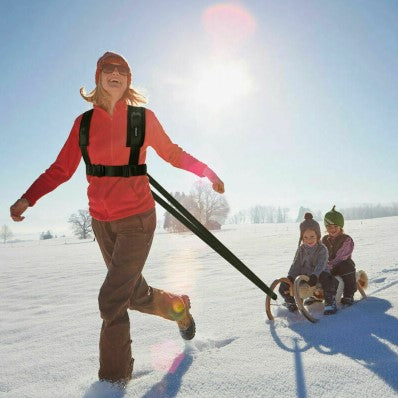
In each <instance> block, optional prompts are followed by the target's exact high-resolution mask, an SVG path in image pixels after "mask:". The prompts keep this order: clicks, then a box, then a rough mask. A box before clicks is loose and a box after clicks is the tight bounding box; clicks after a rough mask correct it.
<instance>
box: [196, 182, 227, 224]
mask: <svg viewBox="0 0 398 398" xmlns="http://www.w3.org/2000/svg"><path fill="white" fill-rule="evenodd" d="M190 197H191V198H192V199H193V201H194V203H195V205H196V211H193V212H194V213H196V214H194V215H196V217H197V218H198V219H199V221H200V222H201V223H202V224H203V225H204V226H205V227H207V228H209V229H214V228H215V226H216V225H218V226H219V227H221V225H223V224H224V223H225V220H226V219H227V216H228V213H229V210H230V209H229V205H228V202H227V200H226V199H225V197H224V196H221V195H220V194H218V193H217V192H215V191H214V190H213V189H212V187H211V185H209V184H206V183H204V182H202V181H200V180H199V181H197V182H196V183H195V184H194V189H193V190H192V191H191V194H190Z"/></svg>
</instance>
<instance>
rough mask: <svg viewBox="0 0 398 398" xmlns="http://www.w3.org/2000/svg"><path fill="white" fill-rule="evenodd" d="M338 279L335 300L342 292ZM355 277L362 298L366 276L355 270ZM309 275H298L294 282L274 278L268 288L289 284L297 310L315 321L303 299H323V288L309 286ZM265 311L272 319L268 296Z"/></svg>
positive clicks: (366, 285)
mask: <svg viewBox="0 0 398 398" xmlns="http://www.w3.org/2000/svg"><path fill="white" fill-rule="evenodd" d="M335 278H336V279H337V280H338V281H339V285H338V288H337V292H336V302H339V301H340V297H341V296H342V294H343V290H344V282H343V280H342V279H341V277H339V276H336V277H335ZM356 278H357V289H358V292H359V293H360V294H361V296H362V298H366V293H365V289H366V288H367V287H368V276H367V274H366V272H365V271H357V273H356ZM308 280H309V277H308V276H307V275H299V276H298V277H297V278H296V279H295V281H294V283H292V282H291V281H290V279H288V278H280V279H276V280H274V281H273V282H272V284H271V286H270V289H271V290H272V291H274V290H275V288H276V287H277V286H278V285H279V284H280V283H281V282H286V283H287V284H288V285H289V291H290V295H291V296H293V297H294V299H295V301H296V305H297V307H298V309H299V311H300V312H301V313H302V314H303V315H304V316H305V317H306V318H307V319H308V320H309V321H310V322H313V323H315V322H317V321H318V319H317V318H315V317H313V316H312V315H311V313H310V312H309V311H308V310H307V308H306V306H305V305H304V300H305V299H306V298H307V297H316V298H317V299H319V300H323V290H322V288H320V287H317V286H313V287H311V286H309V285H308V284H307V283H305V282H308ZM265 312H266V313H267V316H268V319H269V320H270V321H273V320H274V317H273V315H272V312H271V299H270V297H269V296H267V297H266V299H265Z"/></svg>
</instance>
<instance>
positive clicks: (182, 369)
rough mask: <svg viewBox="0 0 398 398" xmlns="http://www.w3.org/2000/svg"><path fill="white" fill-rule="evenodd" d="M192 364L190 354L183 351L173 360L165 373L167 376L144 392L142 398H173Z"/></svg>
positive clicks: (187, 351)
mask: <svg viewBox="0 0 398 398" xmlns="http://www.w3.org/2000/svg"><path fill="white" fill-rule="evenodd" d="M192 362H193V357H192V353H191V352H190V351H189V350H187V349H185V350H184V352H183V353H181V354H180V355H178V356H177V357H176V358H175V359H174V361H173V363H172V365H171V366H170V369H169V370H168V371H167V374H166V375H165V376H164V377H163V379H162V380H161V381H160V382H159V383H157V384H155V385H154V386H153V387H152V388H151V389H150V390H149V391H148V392H146V393H145V394H144V395H143V396H142V398H173V397H175V396H176V395H177V393H178V391H179V389H180V387H181V381H182V378H183V376H184V374H185V373H186V372H187V370H188V369H189V367H190V366H191V365H192Z"/></svg>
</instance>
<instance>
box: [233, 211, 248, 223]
mask: <svg viewBox="0 0 398 398" xmlns="http://www.w3.org/2000/svg"><path fill="white" fill-rule="evenodd" d="M245 221H246V212H245V211H243V210H240V211H239V212H238V213H235V214H234V215H233V216H232V217H231V218H230V219H229V222H230V223H231V224H243V223H244V222H245Z"/></svg>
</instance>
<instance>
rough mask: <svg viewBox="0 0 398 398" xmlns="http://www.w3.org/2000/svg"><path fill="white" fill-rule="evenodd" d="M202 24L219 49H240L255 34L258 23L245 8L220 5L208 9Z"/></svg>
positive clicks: (235, 5)
mask: <svg viewBox="0 0 398 398" xmlns="http://www.w3.org/2000/svg"><path fill="white" fill-rule="evenodd" d="M202 23H203V26H204V28H205V30H206V33H207V34H208V35H209V37H210V39H211V40H212V42H213V43H214V45H215V46H216V47H217V48H219V49H222V48H224V49H225V48H229V49H232V48H236V47H240V45H242V44H243V43H244V42H246V40H247V39H248V38H249V37H250V36H251V35H252V34H253V33H254V31H255V29H256V21H255V19H254V17H253V16H252V15H251V13H250V12H249V11H248V10H247V9H246V8H244V7H243V6H240V5H237V4H232V3H220V4H215V5H213V6H210V7H208V8H207V9H206V10H205V11H204V12H203V15H202Z"/></svg>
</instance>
